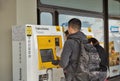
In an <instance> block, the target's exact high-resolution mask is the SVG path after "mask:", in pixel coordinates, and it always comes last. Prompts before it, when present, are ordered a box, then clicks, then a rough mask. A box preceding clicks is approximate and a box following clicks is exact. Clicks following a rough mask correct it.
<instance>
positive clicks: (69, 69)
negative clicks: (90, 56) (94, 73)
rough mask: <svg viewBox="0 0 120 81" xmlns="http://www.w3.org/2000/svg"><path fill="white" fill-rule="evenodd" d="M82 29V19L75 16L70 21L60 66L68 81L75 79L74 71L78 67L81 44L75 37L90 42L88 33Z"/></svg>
mask: <svg viewBox="0 0 120 81" xmlns="http://www.w3.org/2000/svg"><path fill="white" fill-rule="evenodd" d="M80 30H81V21H80V20H79V19H77V18H73V19H71V20H70V21H69V22H68V32H69V36H68V37H67V40H66V42H65V44H64V47H63V51H62V54H61V60H60V62H59V64H60V66H61V67H62V68H63V70H64V72H65V78H66V81H73V77H74V73H75V72H76V69H77V59H78V54H80V53H79V51H80V47H79V44H78V43H77V42H76V41H75V40H73V39H77V40H80V41H83V42H84V43H85V42H86V43H87V42H88V41H87V38H86V35H85V34H84V33H82V32H81V31H80ZM85 76H87V75H85ZM82 78H83V77H82ZM81 81H84V80H81Z"/></svg>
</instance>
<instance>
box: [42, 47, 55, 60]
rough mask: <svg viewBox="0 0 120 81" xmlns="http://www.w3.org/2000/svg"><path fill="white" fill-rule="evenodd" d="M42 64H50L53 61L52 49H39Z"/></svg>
mask: <svg viewBox="0 0 120 81" xmlns="http://www.w3.org/2000/svg"><path fill="white" fill-rule="evenodd" d="M40 54H41V58H42V62H51V61H52V60H54V57H53V51H52V49H40Z"/></svg>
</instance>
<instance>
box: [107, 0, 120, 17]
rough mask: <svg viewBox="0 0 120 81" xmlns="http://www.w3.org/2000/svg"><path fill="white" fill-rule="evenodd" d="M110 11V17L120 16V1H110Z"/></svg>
mask: <svg viewBox="0 0 120 81" xmlns="http://www.w3.org/2000/svg"><path fill="white" fill-rule="evenodd" d="M108 9H109V14H110V15H115V16H120V0H119V1H118V0H108Z"/></svg>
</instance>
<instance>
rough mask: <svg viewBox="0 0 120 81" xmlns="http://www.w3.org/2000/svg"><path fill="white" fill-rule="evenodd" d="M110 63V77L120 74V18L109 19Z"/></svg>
mask: <svg viewBox="0 0 120 81" xmlns="http://www.w3.org/2000/svg"><path fill="white" fill-rule="evenodd" d="M109 65H110V77H113V76H117V75H120V70H119V69H120V68H119V67H120V20H109ZM114 70H116V72H114Z"/></svg>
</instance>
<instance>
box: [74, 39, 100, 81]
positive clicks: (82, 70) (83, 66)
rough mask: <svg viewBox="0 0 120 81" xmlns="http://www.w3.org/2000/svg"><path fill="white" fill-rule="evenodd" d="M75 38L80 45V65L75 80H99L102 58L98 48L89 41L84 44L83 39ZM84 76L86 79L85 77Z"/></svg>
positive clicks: (78, 59) (78, 60)
mask: <svg viewBox="0 0 120 81" xmlns="http://www.w3.org/2000/svg"><path fill="white" fill-rule="evenodd" d="M73 40H75V41H77V42H78V43H79V46H80V51H79V54H78V58H77V62H78V65H77V69H76V71H75V77H74V78H75V79H76V80H75V81H99V72H100V71H99V68H100V66H99V65H100V61H101V60H100V57H99V54H98V52H97V50H96V48H95V47H94V46H93V45H91V44H89V43H85V44H84V43H83V41H80V40H78V39H73ZM82 75H83V76H82ZM85 75H86V76H87V77H86V76H85ZM81 77H82V78H81ZM84 77H85V78H86V79H83V78H84Z"/></svg>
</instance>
